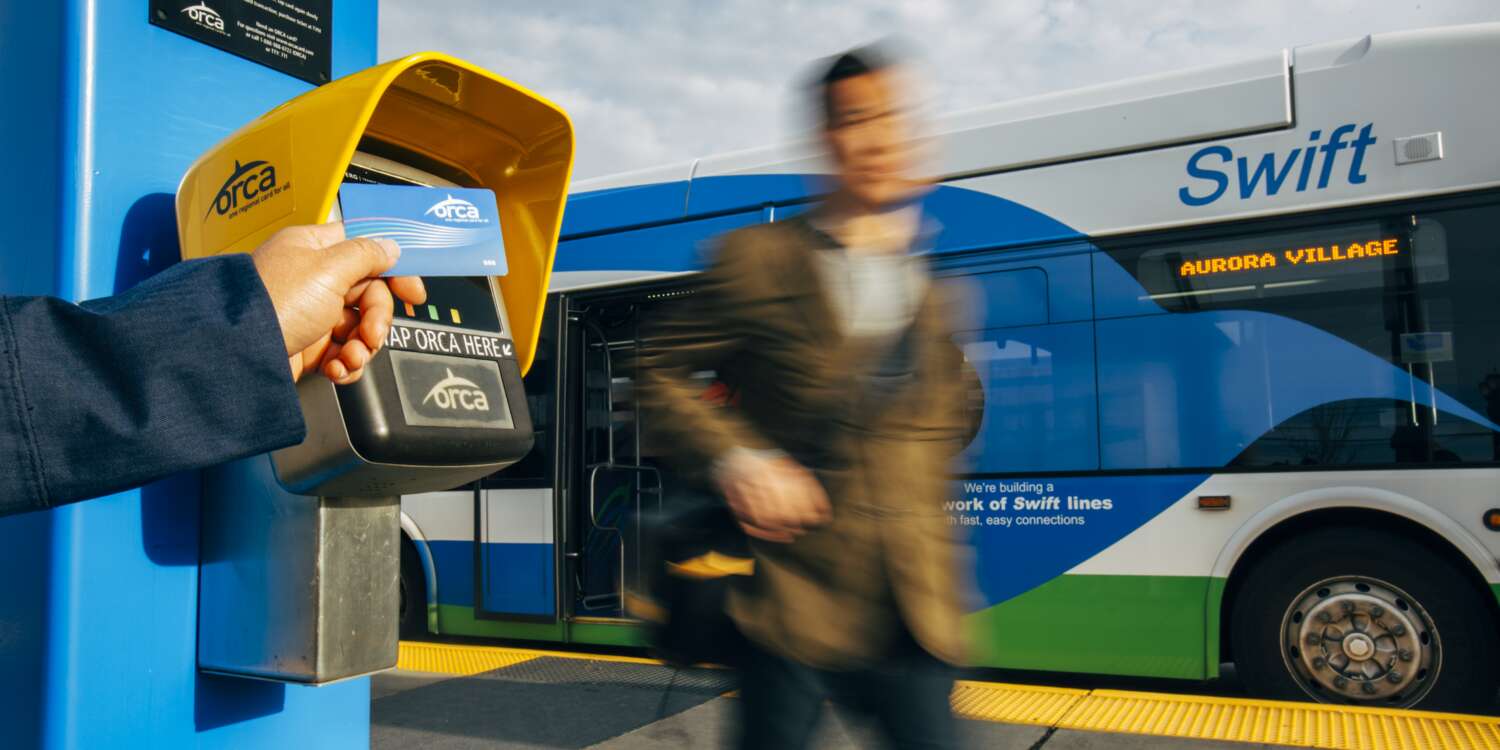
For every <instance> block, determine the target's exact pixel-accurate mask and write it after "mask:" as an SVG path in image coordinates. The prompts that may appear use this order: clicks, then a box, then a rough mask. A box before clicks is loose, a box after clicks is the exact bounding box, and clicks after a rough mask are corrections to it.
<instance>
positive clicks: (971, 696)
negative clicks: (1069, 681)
mask: <svg viewBox="0 0 1500 750" xmlns="http://www.w3.org/2000/svg"><path fill="white" fill-rule="evenodd" d="M1088 694H1089V691H1087V690H1076V689H1072V688H1055V687H1041V686H1034V685H1007V684H1005V683H1001V682H969V681H967V680H960V681H959V682H958V684H956V685H954V686H953V712H954V713H955V714H958V715H959V716H962V717H964V718H965V719H979V720H982V721H998V722H1004V723H1006V724H1038V725H1041V726H1046V727H1050V726H1056V724H1057V723H1058V722H1059V721H1062V719H1063V717H1064V716H1067V714H1068V711H1069V710H1070V709H1072V708H1073V707H1074V706H1076V705H1078V702H1079V701H1081V700H1083V699H1084V698H1085V697H1087V696H1088Z"/></svg>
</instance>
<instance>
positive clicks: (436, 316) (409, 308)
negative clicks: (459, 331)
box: [401, 302, 464, 325]
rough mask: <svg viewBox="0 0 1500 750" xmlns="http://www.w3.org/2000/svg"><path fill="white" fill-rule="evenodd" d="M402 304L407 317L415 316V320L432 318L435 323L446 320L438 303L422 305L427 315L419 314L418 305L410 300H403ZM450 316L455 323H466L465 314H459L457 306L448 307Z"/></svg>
mask: <svg viewBox="0 0 1500 750" xmlns="http://www.w3.org/2000/svg"><path fill="white" fill-rule="evenodd" d="M401 306H402V307H404V308H406V317H408V318H413V319H415V320H431V321H433V322H435V323H442V322H444V321H443V316H442V314H441V313H439V312H438V306H437V305H422V308H423V309H422V312H425V313H426V314H425V315H419V314H418V311H417V308H416V306H414V305H412V303H410V302H403V303H401ZM448 317H449V318H451V319H452V322H453V324H454V325H463V323H464V319H463V316H461V315H459V314H458V309H457V308H453V307H450V308H448Z"/></svg>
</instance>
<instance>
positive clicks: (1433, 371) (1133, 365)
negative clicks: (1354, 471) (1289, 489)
mask: <svg viewBox="0 0 1500 750" xmlns="http://www.w3.org/2000/svg"><path fill="white" fill-rule="evenodd" d="M1497 222H1500V206H1493V205H1491V206H1482V207H1475V208H1463V209H1453V210H1446V211H1436V212H1425V213H1420V214H1409V213H1401V214H1391V215H1388V216H1386V217H1383V218H1382V219H1380V220H1372V221H1367V222H1364V223H1359V224H1344V225H1337V226H1333V227H1330V228H1318V227H1313V228H1310V229H1303V230H1297V231H1295V232H1277V233H1268V234H1262V235H1256V236H1250V237H1237V238H1229V239H1216V240H1212V241H1207V242H1194V243H1179V244H1174V245H1167V246H1158V247H1151V248H1145V249H1139V248H1137V249H1131V250H1125V251H1116V252H1112V253H1111V257H1112V258H1113V259H1114V260H1115V261H1116V262H1118V263H1119V264H1120V265H1121V267H1122V268H1124V269H1125V270H1127V271H1130V272H1131V273H1132V274H1133V275H1134V276H1135V277H1136V279H1137V280H1138V281H1139V282H1140V284H1141V287H1142V288H1143V293H1144V295H1146V296H1149V297H1150V298H1151V299H1152V300H1154V301H1155V303H1156V304H1158V305H1160V307H1161V308H1162V310H1163V311H1165V312H1167V313H1169V314H1168V315H1165V316H1163V315H1148V316H1143V317H1137V318H1125V319H1119V320H1109V321H1100V325H1099V337H1100V343H1101V346H1100V410H1101V413H1100V416H1101V423H1102V425H1103V432H1102V434H1101V437H1102V440H1103V454H1104V463H1105V466H1106V467H1107V468H1122V469H1123V468H1168V467H1182V468H1186V467H1217V466H1224V465H1233V466H1239V467H1245V468H1284V467H1297V466H1330V465H1401V464H1431V463H1475V462H1494V461H1497V460H1500V433H1496V432H1495V431H1493V430H1491V429H1490V427H1489V426H1487V424H1486V423H1487V422H1490V423H1493V422H1500V338H1497V337H1496V336H1495V331H1496V328H1497V325H1500V309H1497V306H1496V304H1495V301H1494V289H1496V288H1497V285H1500V256H1497V252H1500V247H1497V245H1500V242H1497V241H1496V239H1495V235H1494V234H1493V229H1492V228H1493V227H1494V226H1496V224H1497ZM1162 363H1169V364H1166V365H1163V364H1162Z"/></svg>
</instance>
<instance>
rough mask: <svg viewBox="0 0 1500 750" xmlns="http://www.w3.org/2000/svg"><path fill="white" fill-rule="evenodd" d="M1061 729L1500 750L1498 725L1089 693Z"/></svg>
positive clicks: (1394, 713) (1412, 714)
mask: <svg viewBox="0 0 1500 750" xmlns="http://www.w3.org/2000/svg"><path fill="white" fill-rule="evenodd" d="M1058 726H1059V727H1061V728H1063V729H1084V730H1090V731H1098V732H1128V733H1132V734H1150V735H1157V736H1162V737H1190V738H1194V739H1205V740H1231V741H1235V742H1266V743H1271V744H1276V745H1293V746H1298V747H1319V748H1338V749H1339V750H1437V749H1438V748H1463V750H1471V749H1472V750H1500V718H1495V717H1489V716H1468V715H1464V714H1442V713H1434V712H1429V711H1398V710H1388V709H1378V708H1355V707H1352V706H1325V705H1320V704H1316V703H1288V702H1282V701H1258V700H1245V699H1239V698H1210V697H1204V696H1195V695H1169V694H1161V693H1134V692H1126V691H1123V690H1094V691H1092V692H1090V693H1089V695H1088V697H1087V698H1085V699H1084V700H1082V701H1079V703H1078V704H1077V705H1076V706H1074V707H1073V709H1072V710H1070V711H1069V712H1068V713H1067V715H1066V716H1064V717H1063V719H1062V721H1060V722H1058Z"/></svg>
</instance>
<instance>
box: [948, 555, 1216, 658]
mask: <svg viewBox="0 0 1500 750" xmlns="http://www.w3.org/2000/svg"><path fill="white" fill-rule="evenodd" d="M1222 591H1223V583H1222V582H1216V581H1215V580H1214V579H1212V578H1209V577H1206V576H1205V577H1194V576H1102V575H1065V576H1060V577H1058V578H1054V579H1052V580H1051V581H1048V582H1047V583H1044V584H1042V585H1041V586H1038V587H1036V588H1034V589H1032V590H1031V591H1028V592H1026V593H1024V594H1022V595H1020V596H1018V597H1016V598H1014V599H1011V600H1009V601H1007V602H1004V603H1002V604H998V605H996V606H993V607H990V608H989V609H985V610H982V611H979V612H975V613H974V614H971V615H969V616H968V617H967V618H965V623H964V624H965V627H966V630H967V633H968V635H969V639H970V644H971V647H972V649H973V660H974V663H975V664H976V665H977V666H987V667H1004V668H1007V669H1033V670H1039V671H1049V672H1087V673H1093V674H1119V675H1134V676H1141V677H1174V678H1183V679H1194V680H1201V679H1207V678H1209V677H1211V676H1213V675H1214V674H1217V672H1218V663H1217V661H1218V659H1217V653H1218V623H1217V617H1216V616H1211V617H1206V616H1205V613H1206V612H1215V613H1216V612H1217V611H1218V599H1219V596H1220V595H1221V594H1222ZM1210 598H1212V601H1213V605H1212V606H1207V605H1208V602H1209V601H1210ZM1210 633H1212V636H1210V635H1209V634H1210ZM1210 643H1212V644H1213V648H1212V649H1211V650H1212V651H1213V652H1214V657H1213V658H1210V657H1209V655H1208V653H1209V651H1210V648H1209V644H1210ZM1210 665H1212V666H1211V667H1210Z"/></svg>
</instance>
